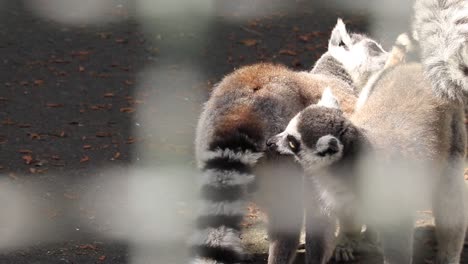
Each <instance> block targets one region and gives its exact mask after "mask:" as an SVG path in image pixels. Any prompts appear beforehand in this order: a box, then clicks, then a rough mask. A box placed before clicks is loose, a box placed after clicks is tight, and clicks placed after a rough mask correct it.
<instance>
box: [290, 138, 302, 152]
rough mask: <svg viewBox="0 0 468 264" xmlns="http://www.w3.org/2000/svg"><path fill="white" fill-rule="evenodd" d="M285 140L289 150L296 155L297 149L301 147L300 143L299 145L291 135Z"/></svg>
mask: <svg viewBox="0 0 468 264" xmlns="http://www.w3.org/2000/svg"><path fill="white" fill-rule="evenodd" d="M286 138H287V140H288V145H289V148H290V149H291V150H292V151H293V152H294V153H297V152H298V151H299V147H300V146H301V143H299V141H298V140H297V139H296V138H295V137H293V136H291V135H288V136H287V137H286Z"/></svg>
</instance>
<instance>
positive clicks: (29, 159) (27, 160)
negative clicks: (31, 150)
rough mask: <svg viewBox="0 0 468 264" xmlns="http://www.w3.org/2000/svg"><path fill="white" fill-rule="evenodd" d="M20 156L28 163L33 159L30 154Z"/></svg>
mask: <svg viewBox="0 0 468 264" xmlns="http://www.w3.org/2000/svg"><path fill="white" fill-rule="evenodd" d="M21 158H22V159H23V160H24V163H26V164H28V165H29V164H31V162H32V161H33V157H32V156H31V155H24V156H22V157H21Z"/></svg>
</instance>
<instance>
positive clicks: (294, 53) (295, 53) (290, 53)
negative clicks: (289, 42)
mask: <svg viewBox="0 0 468 264" xmlns="http://www.w3.org/2000/svg"><path fill="white" fill-rule="evenodd" d="M279 54H281V55H288V56H296V55H297V52H295V51H294V50H289V49H282V50H280V51H279Z"/></svg>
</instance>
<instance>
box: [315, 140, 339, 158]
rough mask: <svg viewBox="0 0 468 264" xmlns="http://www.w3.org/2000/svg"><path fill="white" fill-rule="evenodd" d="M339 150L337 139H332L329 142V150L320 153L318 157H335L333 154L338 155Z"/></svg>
mask: <svg viewBox="0 0 468 264" xmlns="http://www.w3.org/2000/svg"><path fill="white" fill-rule="evenodd" d="M339 150H340V149H339V147H338V141H336V139H334V138H332V139H330V141H329V142H328V148H327V149H325V150H323V151H320V152H318V153H317V155H319V156H320V157H325V156H327V155H333V154H335V153H337V152H338V151H339Z"/></svg>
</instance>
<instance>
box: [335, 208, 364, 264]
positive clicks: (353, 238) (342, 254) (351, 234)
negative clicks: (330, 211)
mask: <svg viewBox="0 0 468 264" xmlns="http://www.w3.org/2000/svg"><path fill="white" fill-rule="evenodd" d="M357 218H358V217H356V216H355V215H345V214H340V217H339V223H340V232H339V233H338V238H337V241H336V246H335V252H334V254H333V257H334V258H335V260H336V261H338V262H348V261H352V260H354V253H355V251H357V250H358V247H359V246H360V245H359V244H362V243H363V242H364V241H363V239H364V236H363V234H362V233H361V229H362V223H361V221H359V219H357Z"/></svg>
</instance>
